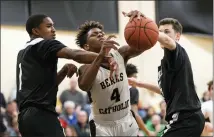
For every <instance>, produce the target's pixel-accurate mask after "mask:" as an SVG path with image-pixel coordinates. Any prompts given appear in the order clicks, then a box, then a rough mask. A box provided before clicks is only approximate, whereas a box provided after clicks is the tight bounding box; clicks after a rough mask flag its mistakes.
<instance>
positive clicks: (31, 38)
mask: <svg viewBox="0 0 214 137" xmlns="http://www.w3.org/2000/svg"><path fill="white" fill-rule="evenodd" d="M36 38H41V37H38V36H31V37H30V40H34V39H36Z"/></svg>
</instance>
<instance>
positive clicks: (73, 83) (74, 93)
mask: <svg viewBox="0 0 214 137" xmlns="http://www.w3.org/2000/svg"><path fill="white" fill-rule="evenodd" d="M76 88H77V80H76V79H74V78H71V80H70V88H69V89H67V90H65V91H63V92H62V94H61V95H60V101H61V103H62V104H64V103H65V102H66V101H73V102H74V103H75V105H76V107H77V109H81V108H83V107H84V105H85V102H86V99H85V98H84V96H83V94H82V93H81V92H80V91H78V90H77V89H76Z"/></svg>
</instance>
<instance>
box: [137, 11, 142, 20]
mask: <svg viewBox="0 0 214 137" xmlns="http://www.w3.org/2000/svg"><path fill="white" fill-rule="evenodd" d="M141 15H142V13H141V12H138V13H137V19H138V20H139V19H140V17H141Z"/></svg>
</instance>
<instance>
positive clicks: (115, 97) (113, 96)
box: [111, 88, 120, 102]
mask: <svg viewBox="0 0 214 137" xmlns="http://www.w3.org/2000/svg"><path fill="white" fill-rule="evenodd" d="M111 100H115V102H118V101H120V93H119V90H118V88H115V89H114V90H113V92H112V94H111Z"/></svg>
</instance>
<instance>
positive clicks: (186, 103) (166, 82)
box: [158, 43, 201, 120]
mask: <svg viewBox="0 0 214 137" xmlns="http://www.w3.org/2000/svg"><path fill="white" fill-rule="evenodd" d="M158 83H159V86H160V88H161V91H162V95H163V96H164V98H165V101H166V104H167V109H166V120H167V119H169V118H170V117H171V115H172V114H173V113H175V112H180V111H191V110H192V111H194V110H198V109H200V108H201V103H200V100H199V98H198V96H197V93H196V90H195V85H194V81H193V73H192V68H191V63H190V60H189V57H188V55H187V53H186V51H185V49H184V48H182V47H181V46H180V45H179V44H178V43H176V49H175V50H173V51H170V50H168V49H166V48H164V57H163V59H162V60H161V66H159V67H158Z"/></svg>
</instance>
